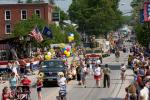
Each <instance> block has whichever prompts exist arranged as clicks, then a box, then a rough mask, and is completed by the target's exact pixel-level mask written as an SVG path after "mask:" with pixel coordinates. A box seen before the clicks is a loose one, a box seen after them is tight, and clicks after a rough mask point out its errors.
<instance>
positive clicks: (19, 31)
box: [12, 15, 46, 37]
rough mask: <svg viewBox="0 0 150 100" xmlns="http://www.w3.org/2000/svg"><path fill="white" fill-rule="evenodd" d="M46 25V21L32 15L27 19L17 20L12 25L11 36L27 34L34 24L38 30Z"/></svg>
mask: <svg viewBox="0 0 150 100" xmlns="http://www.w3.org/2000/svg"><path fill="white" fill-rule="evenodd" d="M45 25H46V22H45V21H44V20H42V19H41V18H39V16H37V15H33V16H32V17H30V18H29V19H27V20H22V21H20V22H18V23H17V24H16V25H15V26H14V30H13V34H12V35H13V36H16V37H21V36H27V35H28V34H29V33H30V32H31V31H32V30H33V28H34V27H35V26H37V27H38V28H39V30H40V31H42V29H43V27H44V26H45Z"/></svg>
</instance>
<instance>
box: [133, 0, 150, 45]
mask: <svg viewBox="0 0 150 100" xmlns="http://www.w3.org/2000/svg"><path fill="white" fill-rule="evenodd" d="M143 3H144V0H133V2H132V3H131V6H132V7H133V13H132V19H133V23H132V24H133V26H135V27H134V30H135V33H136V37H137V41H138V42H139V43H140V44H141V45H142V46H145V47H148V44H149V41H150V32H149V25H148V24H147V23H140V22H139V21H140V20H139V19H140V14H139V13H140V9H141V7H142V5H143Z"/></svg>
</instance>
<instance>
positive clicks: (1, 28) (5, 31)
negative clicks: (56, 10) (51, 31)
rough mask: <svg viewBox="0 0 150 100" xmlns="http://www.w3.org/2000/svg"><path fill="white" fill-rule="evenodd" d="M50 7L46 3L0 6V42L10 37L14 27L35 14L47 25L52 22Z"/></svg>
mask: <svg viewBox="0 0 150 100" xmlns="http://www.w3.org/2000/svg"><path fill="white" fill-rule="evenodd" d="M52 8H53V7H52V5H50V4H48V3H37V4H34V3H28V4H23V3H19V4H0V40H3V39H5V38H7V37H9V36H10V34H11V32H12V30H13V27H14V25H15V24H16V23H17V22H18V21H21V20H26V19H27V18H29V17H31V16H32V15H33V14H37V15H38V16H40V17H41V18H42V19H44V20H45V21H46V22H47V23H48V24H50V23H51V22H52Z"/></svg>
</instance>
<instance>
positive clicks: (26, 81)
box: [21, 75, 31, 86]
mask: <svg viewBox="0 0 150 100" xmlns="http://www.w3.org/2000/svg"><path fill="white" fill-rule="evenodd" d="M21 84H22V85H23V86H29V85H30V84H31V80H30V79H28V77H27V76H26V75H24V79H23V80H21Z"/></svg>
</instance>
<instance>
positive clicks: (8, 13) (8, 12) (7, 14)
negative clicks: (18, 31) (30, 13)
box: [5, 10, 11, 20]
mask: <svg viewBox="0 0 150 100" xmlns="http://www.w3.org/2000/svg"><path fill="white" fill-rule="evenodd" d="M10 18H11V13H10V10H6V11H5V20H10Z"/></svg>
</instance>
